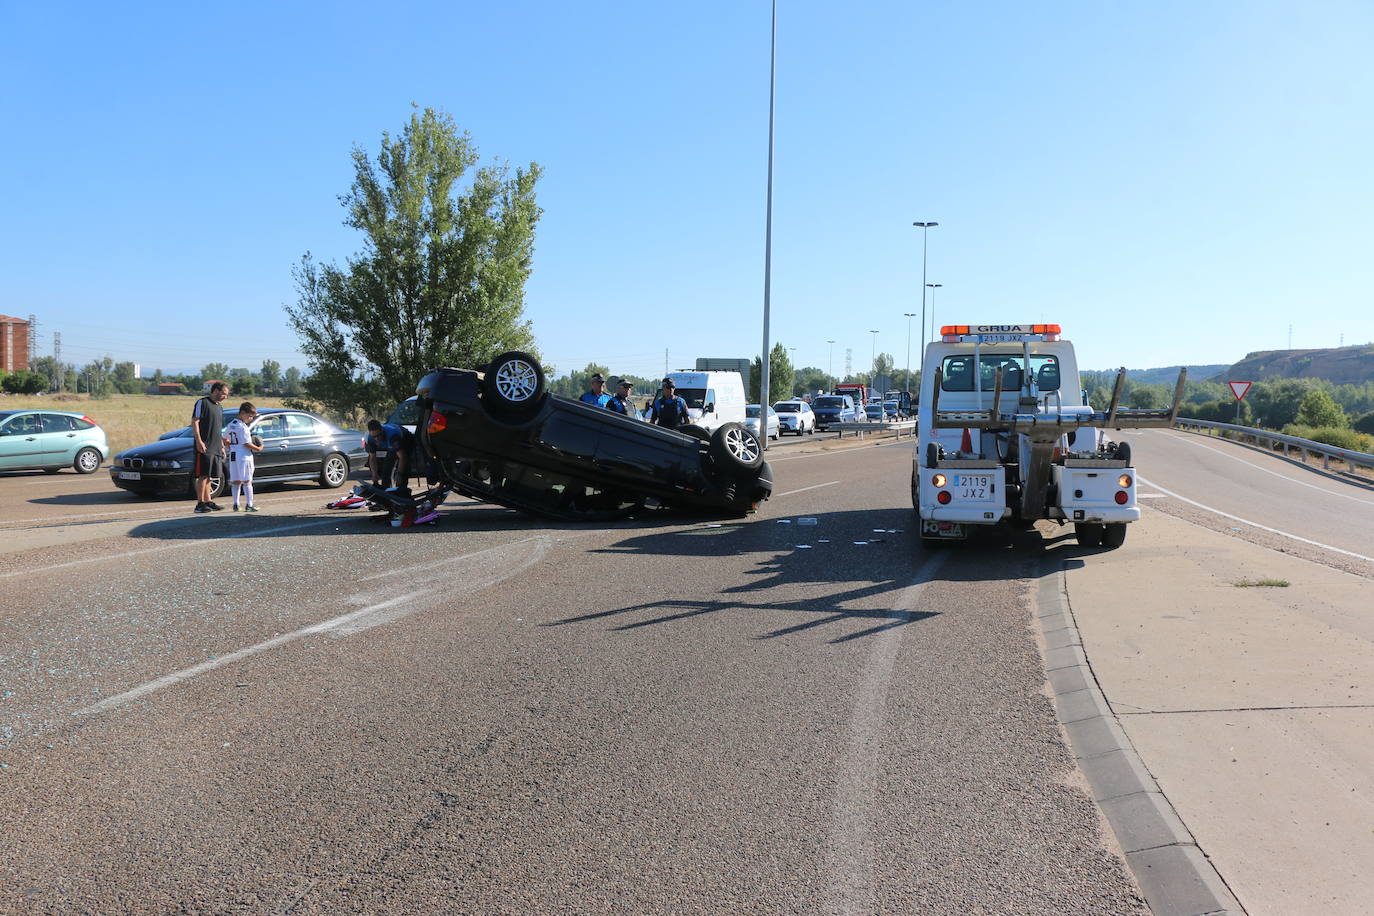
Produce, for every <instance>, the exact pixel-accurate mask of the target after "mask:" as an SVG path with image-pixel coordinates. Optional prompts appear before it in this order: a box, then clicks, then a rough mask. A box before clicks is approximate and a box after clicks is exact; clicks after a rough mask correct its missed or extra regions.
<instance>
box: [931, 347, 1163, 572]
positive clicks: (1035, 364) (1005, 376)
mask: <svg viewBox="0 0 1374 916" xmlns="http://www.w3.org/2000/svg"><path fill="white" fill-rule="evenodd" d="M940 335H941V339H940V340H938V341H933V342H931V343H929V344H927V345H926V351H925V358H924V361H923V362H922V364H921V401H920V409H919V410H918V413H917V446H916V454H915V456H914V457H913V460H912V470H911V501H912V504H913V505H914V506H915V509H916V514H917V517H918V520H919V523H920V536H921V540H922V543H924V544H929V543H932V542H940V541H948V540H962V539H965V538H967V537H968V535H969V534H970V533H971V531H972V528H973V526H978V525H984V526H986V525H996V524H998V523H1000V522H1006V523H1008V524H1010V525H1012V526H1014V527H1018V528H1029V527H1031V526H1032V525H1033V524H1034V523H1035V522H1036V521H1037V520H1038V519H1042V518H1043V519H1053V520H1055V521H1057V522H1058V523H1059V524H1061V525H1063V524H1067V523H1069V522H1073V523H1074V529H1075V532H1076V534H1077V536H1078V542H1079V543H1080V544H1082V545H1084V546H1088V547H1096V546H1099V545H1106V546H1108V547H1119V546H1120V545H1121V544H1122V543H1123V542H1124V541H1125V539H1126V525H1127V524H1128V523H1130V522H1133V521H1135V520H1136V519H1138V518H1140V510H1139V509H1138V508H1137V507H1136V502H1135V481H1136V474H1135V468H1134V466H1133V465H1132V463H1131V450H1130V445H1129V444H1127V443H1117V442H1112V441H1109V440H1108V439H1107V438H1106V437H1105V436H1104V435H1103V434H1102V431H1103V430H1106V429H1126V428H1132V429H1140V428H1145V427H1168V426H1172V425H1173V423H1174V419H1175V418H1176V417H1177V415H1178V405H1179V402H1180V400H1181V399H1182V397H1183V384H1184V379H1185V377H1186V373H1184V372H1180V373H1179V378H1178V385H1177V387H1176V389H1175V391H1174V403H1173V407H1172V408H1170V409H1169V410H1140V409H1122V408H1119V407H1118V402H1119V401H1120V399H1121V390H1122V387H1123V386H1124V385H1125V382H1126V370H1125V369H1122V370H1121V371H1120V372H1119V373H1118V375H1117V378H1116V388H1115V390H1114V392H1113V394H1112V400H1111V404H1110V405H1109V406H1108V408H1107V409H1106V410H1105V411H1096V410H1094V409H1093V408H1092V406H1091V405H1090V404H1088V402H1087V396H1086V393H1085V392H1084V391H1083V389H1082V387H1081V386H1080V385H1079V380H1078V361H1077V359H1076V358H1075V356H1074V349H1073V344H1072V343H1070V342H1069V341H1067V340H1063V339H1061V337H1060V327H1059V325H1057V324H1000V325H994V324H983V325H945V326H944V327H942V328H941V329H940Z"/></svg>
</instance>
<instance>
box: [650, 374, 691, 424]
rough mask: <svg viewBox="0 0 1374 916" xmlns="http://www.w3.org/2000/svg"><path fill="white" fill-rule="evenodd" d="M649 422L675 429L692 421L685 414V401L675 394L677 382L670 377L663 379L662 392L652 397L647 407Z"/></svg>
mask: <svg viewBox="0 0 1374 916" xmlns="http://www.w3.org/2000/svg"><path fill="white" fill-rule="evenodd" d="M649 420H650V422H653V423H657V424H658V425H659V426H663V427H666V428H668V429H677V428H678V427H679V426H686V425H687V424H688V423H690V422H692V418H691V417H690V416H689V415H688V414H687V402H686V401H684V400H683V399H682V398H680V397H678V396H677V383H676V382H674V381H673V380H672V379H670V378H665V379H664V380H663V393H662V394H660V395H659V396H658V397H656V398H654V404H653V407H651V408H649Z"/></svg>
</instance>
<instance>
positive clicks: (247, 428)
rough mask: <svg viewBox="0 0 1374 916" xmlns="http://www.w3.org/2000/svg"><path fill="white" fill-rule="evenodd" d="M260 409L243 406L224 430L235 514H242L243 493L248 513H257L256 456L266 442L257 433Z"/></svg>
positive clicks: (250, 404)
mask: <svg viewBox="0 0 1374 916" xmlns="http://www.w3.org/2000/svg"><path fill="white" fill-rule="evenodd" d="M257 419H258V409H257V408H256V407H254V406H253V404H252V402H250V401H244V402H243V403H242V404H240V405H239V413H238V416H236V417H234V419H232V420H230V421H229V423H228V424H227V425H226V426H225V427H224V444H225V446H227V447H228V451H229V485H230V486H231V487H232V488H233V491H234V511H235V512H237V511H239V493H240V492H242V493H243V495H244V498H245V499H244V502H245V504H244V507H243V511H244V512H257V511H258V507H257V506H255V505H253V454H254V453H255V452H260V451H262V440H261V439H259V438H258V437H257V435H256V434H255V433H254V432H253V423H254V422H255V421H256V420H257Z"/></svg>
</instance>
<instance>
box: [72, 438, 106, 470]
mask: <svg viewBox="0 0 1374 916" xmlns="http://www.w3.org/2000/svg"><path fill="white" fill-rule="evenodd" d="M72 467H74V468H76V473H78V474H94V473H95V472H96V471H98V470H100V451H99V450H98V449H93V448H91V447H90V446H89V445H88V446H86V447H85V448H83V449H81V450H80V451H78V452H77V453H76V457H75V458H73V459H72Z"/></svg>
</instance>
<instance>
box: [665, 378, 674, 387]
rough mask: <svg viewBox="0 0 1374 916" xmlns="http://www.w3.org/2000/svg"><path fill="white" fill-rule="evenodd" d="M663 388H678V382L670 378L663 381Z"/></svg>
mask: <svg viewBox="0 0 1374 916" xmlns="http://www.w3.org/2000/svg"><path fill="white" fill-rule="evenodd" d="M663 387H664V388H676V387H677V382H675V381H673V380H672V379H670V378H665V379H664V380H663Z"/></svg>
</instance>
